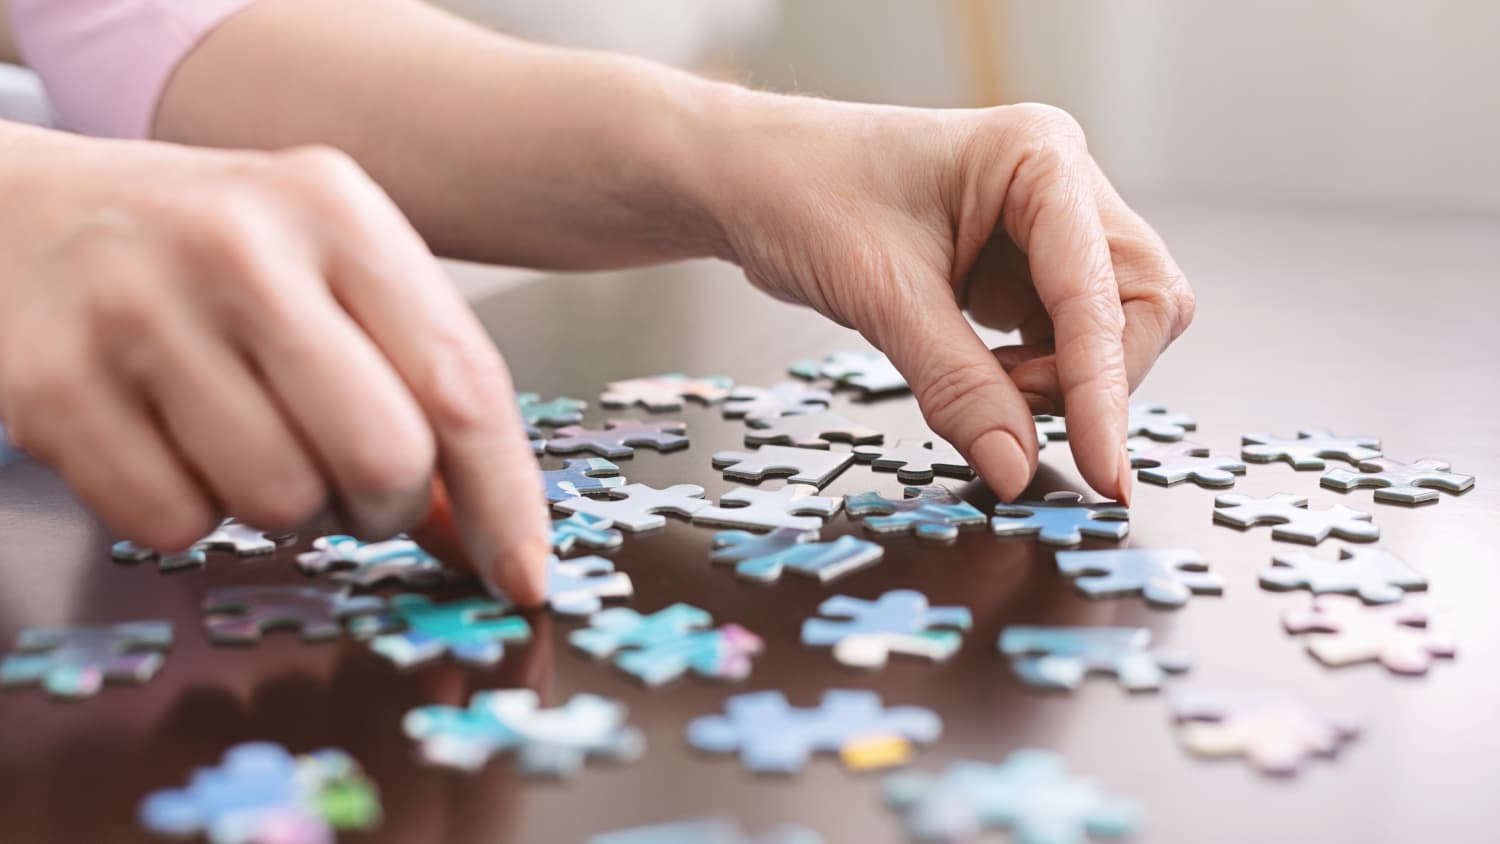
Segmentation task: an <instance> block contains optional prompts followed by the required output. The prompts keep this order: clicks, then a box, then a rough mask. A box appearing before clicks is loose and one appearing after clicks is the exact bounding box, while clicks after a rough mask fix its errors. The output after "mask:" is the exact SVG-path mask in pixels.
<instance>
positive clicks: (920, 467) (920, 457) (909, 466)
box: [854, 439, 974, 484]
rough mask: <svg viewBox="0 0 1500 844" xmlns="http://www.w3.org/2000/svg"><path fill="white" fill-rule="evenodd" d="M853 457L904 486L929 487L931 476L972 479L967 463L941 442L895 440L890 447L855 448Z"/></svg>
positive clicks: (954, 450)
mask: <svg viewBox="0 0 1500 844" xmlns="http://www.w3.org/2000/svg"><path fill="white" fill-rule="evenodd" d="M854 456H855V458H856V459H858V460H859V461H860V462H862V463H869V464H871V465H872V466H874V467H875V468H876V469H878V470H880V471H883V472H895V473H896V480H898V481H900V482H901V483H904V484H925V483H931V482H932V478H933V475H935V474H937V475H947V476H948V477H950V478H961V479H963V480H968V479H970V478H972V477H974V470H973V469H971V468H969V461H967V460H965V459H964V457H963V455H962V454H959V453H958V449H956V448H954V447H953V446H951V445H948V444H947V443H945V442H943V441H942V440H928V439H909V440H898V441H897V442H896V445H895V446H892V447H886V446H878V445H857V446H855V447H854Z"/></svg>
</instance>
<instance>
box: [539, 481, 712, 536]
mask: <svg viewBox="0 0 1500 844" xmlns="http://www.w3.org/2000/svg"><path fill="white" fill-rule="evenodd" d="M553 506H555V507H556V508H557V509H559V510H563V511H565V512H568V513H588V514H589V515H592V516H598V517H600V518H604V519H609V520H610V522H611V523H612V524H613V525H614V526H615V527H618V528H624V529H625V530H628V531H632V532H638V531H643V530H655V529H657V528H660V527H666V524H667V518H666V516H664V515H662V514H663V513H672V514H674V515H678V516H685V517H691V516H692V515H693V514H694V513H697V512H698V511H699V510H702V509H704V508H706V507H710V506H712V505H711V504H710V502H708V501H707V500H705V499H704V498H703V487H701V486H698V485H697V484H674V485H672V486H669V487H666V488H665V489H657V488H656V487H651V486H647V485H645V484H626V485H625V486H622V487H616V488H614V489H611V490H609V497H608V498H583V497H581V496H580V497H576V498H569V499H565V500H563V501H559V502H557V503H556V504H555V505H553Z"/></svg>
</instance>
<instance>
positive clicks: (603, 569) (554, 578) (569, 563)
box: [495, 554, 635, 616]
mask: <svg viewBox="0 0 1500 844" xmlns="http://www.w3.org/2000/svg"><path fill="white" fill-rule="evenodd" d="M633 594H635V584H634V583H632V582H631V580H630V575H628V574H626V573H624V572H617V571H615V564H614V563H613V562H612V561H610V560H606V559H605V558H603V557H595V556H588V557H572V558H570V559H566V560H562V559H558V557H557V555H556V554H554V555H552V556H551V557H548V558H547V607H548V608H549V609H551V610H552V611H553V612H555V613H557V614H558V615H565V616H588V615H593V614H594V613H596V612H598V611H599V609H600V608H601V607H602V606H603V605H604V601H605V599H617V598H629V597H630V596H631V595H633ZM495 597H496V598H497V599H498V600H499V601H500V602H501V603H503V604H506V605H509V604H510V603H511V601H510V599H509V598H507V597H506V596H505V595H504V593H501V592H498V590H497V591H496V594H495Z"/></svg>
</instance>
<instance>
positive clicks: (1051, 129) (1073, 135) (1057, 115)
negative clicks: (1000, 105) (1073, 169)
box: [1010, 103, 1084, 144]
mask: <svg viewBox="0 0 1500 844" xmlns="http://www.w3.org/2000/svg"><path fill="white" fill-rule="evenodd" d="M1010 109H1011V115H1012V118H1013V119H1014V120H1015V121H1016V123H1017V125H1018V126H1019V127H1020V129H1021V130H1022V132H1024V133H1025V134H1026V135H1027V136H1028V137H1031V138H1033V139H1038V140H1043V141H1052V142H1066V143H1068V144H1081V143H1082V142H1083V140H1084V132H1083V126H1082V125H1081V124H1080V123H1079V122H1078V119H1077V118H1076V117H1074V116H1073V115H1072V114H1069V113H1068V112H1067V111H1065V110H1063V109H1060V108H1058V107H1057V106H1052V105H1046V104H1044V103H1019V104H1017V105H1014V106H1010Z"/></svg>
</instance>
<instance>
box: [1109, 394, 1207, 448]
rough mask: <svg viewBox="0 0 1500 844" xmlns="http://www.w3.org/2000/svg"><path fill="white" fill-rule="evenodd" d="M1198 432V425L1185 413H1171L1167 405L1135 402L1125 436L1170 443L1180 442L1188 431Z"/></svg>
mask: <svg viewBox="0 0 1500 844" xmlns="http://www.w3.org/2000/svg"><path fill="white" fill-rule="evenodd" d="M1196 430H1198V423H1197V422H1196V421H1195V420H1194V419H1193V417H1191V416H1188V415H1187V414H1185V413H1169V412H1168V411H1167V408H1166V406H1165V405H1160V404H1151V403H1150V402H1139V401H1133V402H1131V403H1130V418H1129V420H1128V421H1127V422H1126V424H1125V436H1127V437H1150V438H1151V439H1153V440H1165V441H1168V442H1171V441H1174V440H1180V439H1182V438H1183V437H1185V436H1187V432H1188V431H1196Z"/></svg>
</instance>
